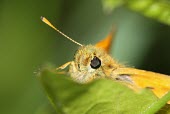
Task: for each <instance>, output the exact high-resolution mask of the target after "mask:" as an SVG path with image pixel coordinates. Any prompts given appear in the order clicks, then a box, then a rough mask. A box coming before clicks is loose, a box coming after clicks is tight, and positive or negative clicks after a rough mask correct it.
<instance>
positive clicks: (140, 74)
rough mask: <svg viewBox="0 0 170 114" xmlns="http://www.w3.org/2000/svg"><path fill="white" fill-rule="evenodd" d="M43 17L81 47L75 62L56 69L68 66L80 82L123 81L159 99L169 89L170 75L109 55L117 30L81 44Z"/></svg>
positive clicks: (72, 75) (134, 88)
mask: <svg viewBox="0 0 170 114" xmlns="http://www.w3.org/2000/svg"><path fill="white" fill-rule="evenodd" d="M41 20H42V21H43V22H45V23H46V24H48V25H49V26H50V27H52V28H53V29H55V30H56V31H57V32H59V33H60V34H62V35H63V36H65V37H66V38H67V39H69V40H71V41H72V42H73V43H75V44H77V45H79V46H80V47H79V49H78V50H77V51H76V53H75V56H74V60H73V61H70V62H67V63H65V64H64V65H62V66H60V67H58V68H57V69H56V70H63V69H65V68H66V67H69V70H68V72H67V74H69V75H70V77H71V78H72V79H73V80H74V81H76V82H77V83H81V84H86V83H90V82H92V81H93V80H96V79H102V78H106V79H110V80H113V81H118V82H120V83H123V84H124V85H126V86H128V87H129V88H131V89H133V90H135V91H138V90H140V89H141V88H148V89H150V90H151V91H152V92H153V93H154V94H155V95H156V96H157V97H158V98H161V97H163V96H164V95H165V94H167V93H168V92H169V91H170V77H169V76H168V75H164V74H160V73H155V72H151V71H145V70H140V69H136V68H131V67H126V66H124V65H122V64H120V63H118V62H117V61H116V60H115V59H114V58H112V57H111V56H110V55H109V50H110V46H111V42H112V39H113V35H114V31H111V32H110V33H109V35H108V36H107V37H106V38H104V39H103V40H102V41H100V42H98V43H97V44H95V45H82V44H80V43H79V42H76V41H75V40H73V39H71V38H70V37H68V36H67V35H65V34H64V33H62V32H61V31H60V30H58V29H57V28H56V27H54V26H53V25H52V24H51V23H50V22H49V21H48V20H47V19H46V18H45V17H41ZM168 104H170V101H169V102H168Z"/></svg>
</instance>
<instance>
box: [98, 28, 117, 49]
mask: <svg viewBox="0 0 170 114" xmlns="http://www.w3.org/2000/svg"><path fill="white" fill-rule="evenodd" d="M114 33H115V31H114V29H112V31H111V32H110V33H109V35H108V36H107V37H106V38H105V39H103V40H102V41H100V42H98V43H97V44H96V45H95V46H96V47H100V48H103V49H104V50H105V51H106V52H109V51H110V47H111V44H112V40H113V36H114Z"/></svg>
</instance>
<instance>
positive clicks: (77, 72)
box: [69, 45, 115, 83]
mask: <svg viewBox="0 0 170 114" xmlns="http://www.w3.org/2000/svg"><path fill="white" fill-rule="evenodd" d="M113 62H114V61H113V60H112V58H111V57H110V56H109V55H108V54H107V52H106V51H104V50H103V49H102V48H98V47H95V46H92V45H87V46H83V47H80V49H79V50H78V51H77V52H76V54H75V59H74V61H73V62H72V63H71V65H70V69H69V73H70V75H71V77H72V78H73V79H74V80H75V81H77V82H79V83H87V82H90V81H92V80H94V79H97V78H103V77H107V75H108V72H111V70H113V69H114V68H115V66H113V64H112V63H113ZM106 69H107V70H106Z"/></svg>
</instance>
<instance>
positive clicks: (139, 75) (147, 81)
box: [116, 68, 170, 104]
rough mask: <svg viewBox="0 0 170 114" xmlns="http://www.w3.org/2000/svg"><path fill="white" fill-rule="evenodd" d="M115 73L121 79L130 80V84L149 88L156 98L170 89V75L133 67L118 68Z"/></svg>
mask: <svg viewBox="0 0 170 114" xmlns="http://www.w3.org/2000/svg"><path fill="white" fill-rule="evenodd" d="M116 74H117V75H119V77H120V79H121V81H125V82H130V83H131V85H132V86H135V87H137V88H149V89H151V90H152V91H153V93H154V94H155V95H156V96H157V97H158V98H161V97H163V96H164V95H165V94H166V93H168V92H169V91H170V76H168V75H164V74H159V73H154V72H150V71H145V70H139V69H134V68H120V69H118V70H117V71H116ZM121 76H126V77H125V78H123V77H121ZM168 104H170V101H169V102H168Z"/></svg>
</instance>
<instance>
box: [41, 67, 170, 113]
mask: <svg viewBox="0 0 170 114" xmlns="http://www.w3.org/2000/svg"><path fill="white" fill-rule="evenodd" d="M53 69H54V68H44V69H42V70H41V72H40V73H39V75H38V78H39V79H40V82H41V83H42V86H43V88H44V90H45V92H46V94H47V96H48V98H49V100H50V102H51V104H52V105H53V107H54V108H55V110H56V112H57V113H61V114H80V113H81V114H99V113H101V114H105V113H107V114H108V113H126V114H128V113H129V114H132V113H134V112H135V114H139V113H140V114H141V113H147V112H153V113H155V112H157V111H158V110H159V109H160V108H162V107H163V106H164V104H166V102H167V101H168V100H169V99H170V96H168V97H167V96H166V98H162V99H160V100H159V99H158V98H157V97H156V96H155V95H153V93H152V92H151V91H149V90H146V89H144V90H141V91H140V92H138V93H137V92H134V91H132V90H131V89H129V88H127V87H125V86H124V85H122V84H119V83H117V82H114V81H112V80H104V79H102V80H97V81H94V82H93V83H90V84H77V83H75V82H73V81H72V80H71V79H70V78H69V77H68V76H65V75H59V74H56V72H55V71H54V70H53ZM151 109H152V110H151Z"/></svg>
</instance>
